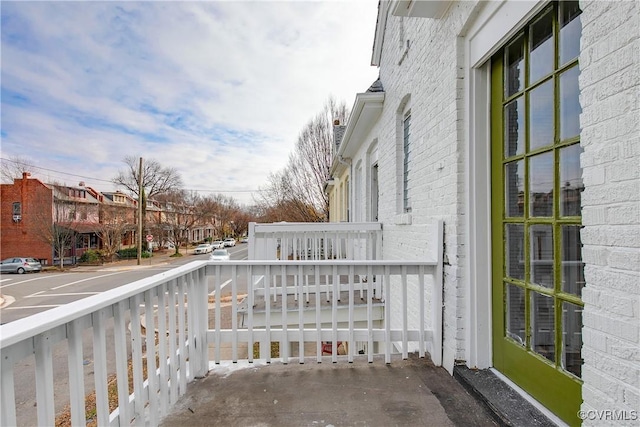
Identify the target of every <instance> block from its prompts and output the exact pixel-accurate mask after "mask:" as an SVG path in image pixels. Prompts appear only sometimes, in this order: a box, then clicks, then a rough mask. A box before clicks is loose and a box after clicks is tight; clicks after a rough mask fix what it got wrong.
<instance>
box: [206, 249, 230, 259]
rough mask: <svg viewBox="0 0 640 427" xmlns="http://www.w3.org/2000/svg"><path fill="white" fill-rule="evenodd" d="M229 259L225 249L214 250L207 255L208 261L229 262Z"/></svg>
mask: <svg viewBox="0 0 640 427" xmlns="http://www.w3.org/2000/svg"><path fill="white" fill-rule="evenodd" d="M229 259H231V256H230V254H229V251H228V250H226V249H216V250H215V251H213V252H212V253H211V255H209V260H210V261H229Z"/></svg>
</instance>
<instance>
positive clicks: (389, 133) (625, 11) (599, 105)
mask: <svg viewBox="0 0 640 427" xmlns="http://www.w3.org/2000/svg"><path fill="white" fill-rule="evenodd" d="M531 5H532V6H529V7H534V6H535V4H534V3H531ZM490 7H492V6H487V8H490ZM581 7H582V9H583V14H582V18H581V19H582V24H583V37H582V40H581V48H582V51H581V55H580V68H581V76H580V89H581V95H580V102H581V105H582V108H583V113H582V115H581V118H580V121H581V127H582V130H581V145H582V146H583V147H584V153H583V155H582V156H581V163H582V166H583V170H584V175H583V182H584V184H585V187H586V190H585V191H584V193H583V198H582V203H583V224H584V226H585V227H584V229H583V232H582V242H583V245H584V248H583V260H584V261H585V263H586V268H585V277H586V281H587V286H586V288H585V289H584V295H583V297H584V302H585V310H584V319H583V321H584V330H583V340H584V350H583V353H584V354H583V357H584V361H585V365H584V367H583V378H584V386H583V399H584V403H583V409H584V410H587V411H598V412H591V413H589V414H590V417H591V418H592V419H587V420H585V425H603V424H607V423H610V424H616V422H614V420H612V419H609V420H607V418H606V417H608V416H609V417H611V415H612V414H614V412H611V411H618V412H617V414H620V411H627V412H625V414H627V415H629V414H631V415H633V414H636V415H640V414H638V412H635V413H632V412H631V411H632V410H636V411H638V410H640V388H639V387H640V350H639V349H640V124H639V121H640V105H639V101H638V95H639V89H640V87H639V80H640V64H639V62H640V60H639V57H640V35H639V28H640V22H639V8H640V2H638V1H611V2H610V1H606V2H605V1H592V2H587V1H581ZM485 10H486V8H485V7H484V6H479V5H478V4H477V2H474V1H454V2H452V3H451V7H450V9H449V10H448V12H447V14H446V15H445V17H444V19H440V20H436V19H421V18H404V19H403V18H399V17H395V16H392V15H391V14H389V15H388V16H387V21H386V30H385V35H384V43H383V47H382V55H381V65H380V78H381V81H382V84H383V86H384V90H385V101H384V108H383V112H382V114H381V116H380V118H379V119H378V123H377V124H376V125H375V126H374V127H373V129H372V130H371V132H370V134H369V136H368V137H367V138H365V141H363V143H362V148H361V151H360V152H359V153H358V154H357V155H356V156H354V159H353V162H354V164H355V163H357V162H358V161H363V165H364V167H365V170H366V168H368V167H369V166H370V165H368V164H367V163H366V161H367V157H366V150H367V149H368V147H369V145H370V144H371V142H372V141H374V140H376V139H377V141H378V156H377V158H378V163H379V189H380V194H379V220H380V221H381V222H382V223H383V224H384V227H385V231H384V245H383V246H384V257H385V258H391V259H400V258H409V259H411V258H416V257H420V256H421V254H423V253H424V251H425V250H426V248H427V247H428V241H429V239H428V237H426V236H424V234H421V231H422V225H423V224H425V223H430V222H433V220H435V219H440V220H443V222H444V229H445V268H444V289H445V290H444V305H445V309H444V318H443V321H444V336H443V340H444V344H443V345H444V351H443V352H444V355H443V364H444V365H445V366H447V367H451V366H453V363H454V361H455V360H457V359H464V358H465V350H466V347H467V346H469V344H468V343H467V342H466V331H465V322H466V321H467V319H465V316H466V315H467V313H468V312H467V305H468V304H470V301H471V300H470V299H469V295H467V294H466V289H467V288H466V282H469V281H474V280H478V278H468V277H464V275H463V271H465V268H466V263H467V262H468V260H466V259H465V256H464V255H465V244H466V242H467V236H466V235H465V233H467V232H469V230H466V224H467V223H466V219H465V217H464V212H466V206H465V203H466V200H467V197H466V196H467V195H466V194H465V193H464V191H465V190H464V189H465V178H464V177H465V173H468V171H466V170H465V165H466V164H467V163H466V162H467V159H466V158H465V156H466V155H467V151H466V147H467V146H466V144H467V140H466V138H467V137H466V133H465V132H466V130H467V128H468V127H469V126H470V124H469V123H468V122H467V120H465V117H466V112H465V111H464V109H465V106H466V105H469V102H473V100H471V101H469V97H470V94H469V93H468V92H467V91H466V90H467V86H466V82H465V81H464V77H465V75H466V74H465V72H464V70H465V68H464V67H466V66H467V64H466V63H465V56H464V53H465V51H464V47H465V45H464V41H463V39H462V38H460V37H459V36H460V35H461V34H463V33H464V32H465V31H466V30H467V29H468V28H469V27H471V26H473V25H475V24H474V19H475V17H476V16H479V15H481V14H482V13H483V12H484V11H485ZM538 10H540V8H538ZM501 31H504V29H501ZM506 32H508V29H507V31H505V33H506ZM505 38H506V36H505ZM407 40H409V48H408V49H406V46H407ZM495 40H496V43H499V38H496V39H495ZM503 40H504V38H503ZM407 96H409V97H410V105H409V107H410V108H411V115H412V122H411V143H412V144H413V147H414V151H413V155H414V157H413V163H412V177H411V179H412V181H411V185H410V196H411V199H412V203H411V205H412V212H411V213H410V214H404V213H402V212H401V211H400V208H399V206H401V200H402V193H401V189H402V165H401V164H398V162H401V161H402V141H401V140H400V139H399V137H400V136H401V133H400V132H399V130H398V109H399V108H401V103H402V100H403V99H405V98H406V97H407ZM465 98H466V99H465ZM476 106H477V107H478V106H479V107H481V106H482V104H476ZM398 150H400V152H399V151H398ZM476 173H477V171H476ZM487 174H488V172H487ZM354 187H355V186H354ZM360 187H361V188H362V192H363V194H362V195H361V197H360V200H362V201H363V203H364V202H366V200H367V199H366V197H365V194H364V192H365V188H366V185H361V186H360ZM479 226H482V225H479ZM486 226H487V227H489V226H490V224H486ZM470 256H472V257H473V256H474V255H473V254H470ZM477 290H478V291H481V290H482V289H481V288H477ZM395 307H396V308H397V307H399V305H398V304H396V305H395ZM476 309H477V310H483V309H484V308H483V307H476ZM397 318H399V317H396V316H394V317H393V318H392V319H393V320H394V321H396V319H397ZM606 411H609V412H606ZM638 422H640V421H638ZM627 424H628V423H627ZM618 425H620V424H618ZM623 425H625V424H624V423H623Z"/></svg>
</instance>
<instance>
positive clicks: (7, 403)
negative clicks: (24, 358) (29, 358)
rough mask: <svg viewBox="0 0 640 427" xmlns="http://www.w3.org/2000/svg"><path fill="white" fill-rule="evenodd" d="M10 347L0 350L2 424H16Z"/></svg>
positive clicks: (0, 410)
mask: <svg viewBox="0 0 640 427" xmlns="http://www.w3.org/2000/svg"><path fill="white" fill-rule="evenodd" d="M10 351H11V349H7V350H4V351H3V352H2V355H1V357H2V359H1V360H0V374H1V376H0V384H2V393H1V395H0V400H1V401H2V404H1V406H0V424H2V425H3V426H12V425H16V395H15V388H14V382H13V357H11V355H10V354H8V353H9V352H10Z"/></svg>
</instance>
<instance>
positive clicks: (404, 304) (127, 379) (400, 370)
mask: <svg viewBox="0 0 640 427" xmlns="http://www.w3.org/2000/svg"><path fill="white" fill-rule="evenodd" d="M438 233H439V234H438ZM432 236H433V238H434V239H435V240H436V241H437V242H439V243H437V244H436V245H435V246H436V247H439V248H442V242H441V239H442V228H441V226H440V225H438V224H436V226H435V227H434V234H433V235H432ZM316 237H317V236H316ZM325 237H327V236H325ZM361 237H362V236H361ZM254 238H255V237H254ZM332 238H333V239H334V243H335V245H334V246H332V244H330V243H329V242H328V240H325V241H323V242H322V243H318V242H320V241H321V240H318V238H315V242H316V246H315V248H318V247H324V248H330V247H331V248H336V249H335V252H333V250H332V251H331V253H335V254H336V256H334V257H332V256H323V257H322V258H323V259H320V260H318V259H313V257H310V256H309V255H308V254H310V253H315V254H318V253H320V252H318V251H316V250H315V249H313V250H312V251H309V249H310V248H309V247H306V246H304V245H303V246H299V244H300V241H298V243H295V248H300V249H303V250H302V252H301V253H303V254H307V255H306V256H307V259H291V260H279V259H265V260H249V261H227V262H210V261H195V262H192V263H190V264H187V265H185V266H181V267H177V268H175V269H172V270H170V271H169V272H167V273H162V274H159V275H156V276H153V277H150V278H147V279H143V280H140V281H137V282H134V283H131V284H129V285H126V286H123V287H120V288H116V289H113V290H111V291H108V292H104V293H103V294H100V295H96V296H92V297H89V298H86V299H84V300H81V301H78V302H75V303H71V304H68V305H66V306H64V307H59V308H56V309H52V310H49V311H47V312H43V313H41V314H39V315H35V316H31V317H30V318H26V319H23V320H21V321H16V322H11V323H9V324H6V325H3V326H1V328H2V329H1V330H0V344H1V346H0V347H1V351H2V366H1V368H2V377H1V386H2V390H1V391H2V393H1V403H2V407H1V409H2V412H1V420H0V421H1V424H2V425H29V424H34V423H37V424H38V425H53V424H54V423H55V419H56V414H57V413H58V412H59V411H60V407H61V406H64V405H65V404H69V405H70V411H71V421H72V424H73V425H85V424H86V423H87V422H88V421H90V420H88V419H87V415H86V413H85V410H84V408H85V403H86V400H87V397H86V396H87V395H89V394H93V395H94V396H95V401H96V415H95V418H93V419H92V421H95V422H96V423H97V424H98V425H101V426H106V425H112V426H116V425H130V424H134V425H139V424H144V425H161V424H162V425H184V424H186V423H194V424H200V425H212V424H213V425H222V424H224V425H246V424H260V423H266V425H326V424H333V425H354V424H361V425H390V424H396V425H401V424H404V425H406V424H421V425H456V424H474V425H488V424H491V423H492V421H491V417H490V416H488V415H487V413H486V412H484V410H482V409H478V411H474V412H472V413H469V412H470V411H469V409H468V408H471V407H474V406H473V405H478V403H477V402H475V403H474V400H473V399H472V398H471V397H470V396H469V395H468V394H466V392H465V391H464V390H463V389H462V388H461V386H460V385H459V384H457V382H456V381H455V380H454V379H453V378H452V377H451V376H450V375H449V374H448V373H447V372H446V371H444V370H443V369H442V368H439V367H438V365H439V364H440V363H441V354H442V353H441V328H442V327H441V324H442V323H441V322H442V318H441V316H442V310H441V307H442V300H441V297H442V281H441V279H442V271H441V267H442V252H441V251H440V252H439V253H437V254H436V256H435V257H434V259H430V260H422V261H385V260H374V259H368V260H366V259H365V260H362V259H357V257H356V255H355V254H356V252H354V251H351V252H349V251H345V252H342V255H341V256H340V257H338V256H337V254H338V253H339V252H338V249H337V248H339V247H340V245H341V244H340V243H337V242H338V241H339V240H340V233H335V234H334V237H332ZM255 239H256V240H254V242H256V241H257V238H255ZM278 239H280V240H279V241H278V242H279V249H280V251H282V249H283V248H285V249H286V248H288V247H289V246H287V245H289V244H288V243H283V240H282V236H280V237H278ZM335 239H338V240H335ZM305 240H306V237H305ZM312 240H313V239H312ZM312 240H306V241H307V242H311V241H312ZM369 241H372V242H380V240H379V239H377V238H376V239H373V240H369ZM251 244H252V243H250V245H251ZM318 244H319V245H320V246H318ZM291 245H292V246H290V247H291V249H292V250H293V249H294V246H293V245H294V244H293V243H291ZM349 246H350V244H349V245H343V247H345V248H347V247H349ZM354 246H355V245H352V246H351V247H354ZM263 247H266V248H269V247H271V248H272V249H273V248H275V249H276V250H277V249H278V245H277V244H276V245H271V243H269V242H267V245H266V246H263ZM312 247H313V246H312ZM360 247H361V248H364V247H365V246H360ZM367 252H368V251H367V250H366V249H364V252H360V253H365V254H366V253H367ZM281 253H283V252H281ZM324 253H329V251H324ZM369 253H371V252H369ZM378 253H381V252H378ZM348 254H351V255H348ZM347 256H349V257H350V259H345V258H346V257H347ZM265 258H266V256H265ZM274 258H276V257H274ZM291 258H299V257H291ZM223 290H224V291H225V293H227V294H229V296H230V298H228V299H225V300H224V301H223V298H221V297H217V296H222V294H223ZM283 319H284V320H283ZM339 342H342V343H346V344H347V345H346V346H344V347H343V351H342V352H340V351H339V350H338V343H339ZM60 348H63V350H64V351H65V353H66V362H65V363H64V364H63V366H57V365H56V363H57V362H56V363H54V360H58V359H54V358H53V357H52V354H53V353H54V351H56V352H58V351H59V350H60ZM274 348H275V350H274ZM88 353H92V357H93V365H94V368H93V372H91V373H90V375H87V372H86V370H85V369H84V367H83V365H84V364H83V361H84V360H85V358H87V357H89V356H88ZM339 353H344V354H343V355H342V354H339ZM33 355H35V358H34V362H33V365H34V370H35V379H36V381H35V385H34V394H35V396H36V401H37V405H36V408H35V410H34V411H35V412H36V414H33V415H32V417H31V418H26V417H27V414H26V411H25V412H24V413H23V412H22V411H17V410H16V407H17V404H18V402H16V399H15V388H14V375H15V374H14V367H15V366H16V364H17V363H19V362H21V361H23V360H25V359H26V358H30V357H33ZM429 355H430V356H431V357H430V358H429ZM242 367H244V368H247V369H243V370H241V371H240V372H236V373H234V374H233V375H231V376H229V375H227V374H228V373H229V372H230V371H231V370H238V369H239V368H242ZM221 374H222V375H221ZM114 384H116V387H117V389H116V390H115V391H113V390H111V388H112V387H113V385H114ZM233 384H235V385H233ZM61 387H63V388H65V389H67V390H68V396H69V399H68V402H61V401H60V400H61V399H60V397H59V395H58V393H57V392H56V391H57V390H60V389H61ZM442 387H445V389H442ZM447 390H448V391H447ZM323 391H324V392H325V397H326V400H324V401H323V400H322V396H323V394H322V392H323ZM447 393H450V394H447ZM112 395H117V399H115V402H114V400H113V399H112V397H113V396H112ZM207 396H208V397H207ZM249 396H252V398H253V399H258V400H259V401H256V400H250V399H249ZM465 396H466V397H465ZM205 397H206V400H205ZM264 399H267V400H266V402H271V404H270V405H267V404H265V400H264ZM278 403H279V404H280V405H279V406H278ZM458 404H460V405H462V406H460V407H458V406H457V405H458ZM220 405H222V406H220ZM234 405H235V406H234ZM271 405H274V406H273V407H271ZM470 405H471V406H470ZM234 408H235V409H234ZM281 408H282V409H281ZM478 408H481V406H478ZM207 411H209V412H207ZM211 411H213V412H211ZM216 411H217V412H216ZM234 411H235V412H234ZM216 414H217V415H216ZM269 414H273V415H269ZM278 414H279V415H278ZM465 414H466V416H477V417H480V418H478V419H477V420H475V421H468V420H467V421H468V422H467V421H464V422H463V421H456V420H457V419H460V418H459V417H462V416H464V415H465ZM270 416H272V418H271V421H268V418H269V417H270ZM210 417H213V418H210ZM234 417H235V418H234ZM251 417H254V418H251ZM265 417H266V418H267V419H264V418H265ZM407 417H409V418H407ZM261 420H262V421H261Z"/></svg>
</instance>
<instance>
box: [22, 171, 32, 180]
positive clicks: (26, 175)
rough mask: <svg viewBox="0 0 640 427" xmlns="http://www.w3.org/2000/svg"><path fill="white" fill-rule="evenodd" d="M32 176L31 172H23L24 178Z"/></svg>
mask: <svg viewBox="0 0 640 427" xmlns="http://www.w3.org/2000/svg"><path fill="white" fill-rule="evenodd" d="M30 176H31V173H30V172H22V179H28V178H29V177H30Z"/></svg>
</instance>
